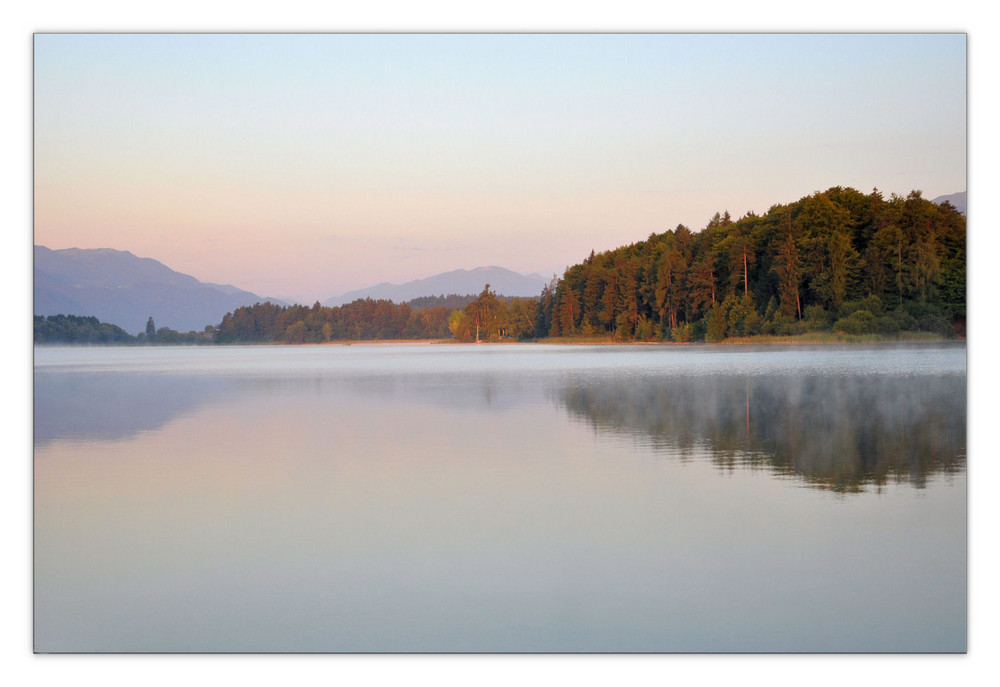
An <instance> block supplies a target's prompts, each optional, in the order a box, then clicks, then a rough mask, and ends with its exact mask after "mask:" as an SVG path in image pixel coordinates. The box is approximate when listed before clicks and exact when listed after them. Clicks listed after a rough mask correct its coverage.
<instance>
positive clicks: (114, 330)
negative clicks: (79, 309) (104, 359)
mask: <svg viewBox="0 0 1000 687" xmlns="http://www.w3.org/2000/svg"><path fill="white" fill-rule="evenodd" d="M135 341H136V338H135V337H133V336H132V335H131V334H129V333H128V332H126V331H125V330H124V329H122V328H121V327H119V326H117V325H113V324H108V323H107V322H100V321H99V320H98V319H97V318H96V317H80V316H77V315H49V316H48V317H43V316H42V315H35V316H34V342H35V343H36V344H54V343H59V344H125V343H134V342H135Z"/></svg>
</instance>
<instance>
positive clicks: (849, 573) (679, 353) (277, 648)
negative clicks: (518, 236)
mask: <svg viewBox="0 0 1000 687" xmlns="http://www.w3.org/2000/svg"><path fill="white" fill-rule="evenodd" d="M34 423H35V439H34V452H35V455H34V594H35V598H34V613H35V616H34V634H35V640H34V641H35V650H36V651H38V652H759V651H766V652H964V651H965V650H966V625H967V488H966V348H965V345H964V343H940V344H911V345H905V346H904V345H900V346H896V345H871V346H860V345H856V346H829V345H828V346H763V347H754V346H552V345H530V344H524V345H485V346H475V345H470V346H462V345H446V344H436V345H325V346H232V347H222V346H220V347H121V348H112V347H108V348H102V347H93V348H88V347H79V348H76V347H36V349H35V371H34Z"/></svg>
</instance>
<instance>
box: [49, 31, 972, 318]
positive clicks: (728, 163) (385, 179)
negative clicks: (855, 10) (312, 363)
mask: <svg viewBox="0 0 1000 687" xmlns="http://www.w3.org/2000/svg"><path fill="white" fill-rule="evenodd" d="M966 101H967V97H966V36H965V35H963V34H960V33H952V34H742V35H739V34H737V35H734V34H466V35H456V34H423V35H413V34H409V35H400V34H382V35H378V34H364V35H360V34H339V35H330V34H326V35H317V34H312V35H308V34H271V35H265V34H44V33H42V34H38V35H36V36H35V37H34V242H35V243H36V244H39V245H44V246H47V247H49V248H53V249H59V248H70V247H78V248H114V249H118V250H128V251H131V252H132V253H134V254H136V255H139V256H141V257H152V258H155V259H157V260H159V261H161V262H163V263H164V264H166V265H167V266H169V267H171V268H172V269H175V270H178V271H181V272H184V273H187V274H191V275H193V276H195V277H197V278H198V279H200V280H202V281H209V282H216V283H229V284H234V285H236V286H239V287H240V288H244V289H248V290H250V291H253V292H255V293H257V294H259V295H263V296H275V297H279V298H284V299H291V300H296V301H299V302H305V303H312V302H313V301H315V300H324V299H326V298H328V297H330V296H334V295H339V294H340V293H343V292H345V291H348V290H351V289H354V288H359V287H364V286H368V285H371V284H375V283H378V282H382V281H390V282H395V283H401V282H404V281H408V280H411V279H416V278H422V277H426V276H430V275H432V274H435V273H438V272H443V271H448V270H453V269H459V268H462V269H471V268H474V267H477V266H481V265H499V266H502V267H507V268H509V269H513V270H515V271H518V272H522V273H530V272H539V273H541V274H543V275H544V276H551V275H552V274H553V273H558V274H561V273H562V271H563V270H564V269H565V267H566V266H568V265H571V264H574V263H577V262H580V261H581V260H583V259H584V258H585V257H586V256H587V255H588V254H589V253H590V251H591V250H596V251H598V252H600V251H602V250H609V249H612V248H615V247H617V246H620V245H625V244H628V243H632V242H635V241H638V240H642V239H643V238H645V237H647V236H648V235H649V234H650V233H652V232H662V231H665V230H668V229H673V228H674V227H676V226H677V225H678V224H684V225H685V226H688V227H689V228H691V229H693V230H698V229H700V228H702V227H704V226H705V224H706V223H707V222H708V220H709V219H710V218H711V216H712V215H713V214H714V213H716V212H722V211H726V210H728V211H729V212H730V213H731V214H732V215H733V216H734V217H737V218H738V217H740V216H742V215H744V214H746V213H747V212H748V211H753V212H757V213H762V212H766V211H767V209H768V208H769V207H770V206H771V205H774V204H777V203H787V202H791V201H794V200H798V199H799V198H801V197H803V196H805V195H808V194H810V193H813V192H815V191H820V190H825V189H827V188H829V187H831V186H851V187H854V188H857V189H858V190H860V191H863V192H865V193H868V192H870V191H871V190H872V189H873V188H875V187H877V188H878V189H879V190H881V191H882V192H883V193H884V194H885V195H886V196H888V195H889V194H890V193H897V194H900V195H906V194H907V193H909V192H910V191H911V190H914V189H919V190H922V191H923V192H924V195H925V196H926V197H928V198H933V197H936V196H938V195H944V194H949V193H954V192H957V191H964V190H966V148H967V140H966Z"/></svg>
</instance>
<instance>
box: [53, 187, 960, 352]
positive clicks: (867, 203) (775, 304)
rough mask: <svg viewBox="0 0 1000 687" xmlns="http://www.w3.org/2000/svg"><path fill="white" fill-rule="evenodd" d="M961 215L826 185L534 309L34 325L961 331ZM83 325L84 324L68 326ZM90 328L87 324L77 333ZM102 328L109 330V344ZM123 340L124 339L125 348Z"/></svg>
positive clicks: (447, 302) (250, 330)
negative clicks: (198, 323)
mask: <svg viewBox="0 0 1000 687" xmlns="http://www.w3.org/2000/svg"><path fill="white" fill-rule="evenodd" d="M965 240H966V236H965V217H964V215H962V214H961V213H960V212H959V211H958V210H956V209H955V208H954V207H953V206H951V205H950V204H948V203H943V204H942V205H936V204H934V203H932V202H930V201H928V200H925V199H924V198H923V197H922V196H921V193H920V192H919V191H914V192H912V193H910V194H909V195H908V196H907V197H906V198H901V197H899V196H896V195H893V196H891V197H890V198H889V199H888V200H887V199H885V198H883V196H882V194H881V193H879V191H878V190H877V189H876V190H874V191H873V192H872V193H871V194H868V195H865V194H862V193H860V192H858V191H856V190H854V189H851V188H841V187H839V186H838V187H834V188H831V189H829V190H827V191H824V192H820V193H815V194H813V195H811V196H807V197H805V198H802V199H800V200H798V201H796V202H794V203H790V204H788V205H775V206H773V207H771V209H770V210H768V212H767V213H765V214H763V215H756V214H754V213H747V214H746V215H745V216H743V217H742V218H740V219H739V220H735V221H734V220H733V219H732V218H731V217H730V215H729V213H728V212H726V213H723V214H721V215H720V214H718V213H716V215H715V216H714V217H713V218H712V219H711V220H710V221H709V223H708V224H707V226H705V227H704V228H703V229H702V230H701V231H699V232H692V231H691V230H690V229H688V228H687V227H685V226H683V225H678V226H677V228H676V229H673V230H670V231H666V232H664V233H662V234H656V233H654V234H651V235H650V236H649V238H647V239H646V240H644V241H640V242H638V243H634V244H631V245H628V246H622V247H620V248H616V249H614V250H609V251H605V252H602V253H594V252H591V254H590V256H589V257H588V258H587V259H586V260H584V261H583V262H582V263H580V264H577V265H573V266H572V267H569V268H567V270H566V272H565V273H564V274H563V276H562V278H559V279H555V278H554V279H553V280H552V282H551V283H550V284H549V285H547V286H546V287H545V288H543V290H542V293H541V295H540V296H539V297H538V298H511V297H504V296H498V295H497V294H495V293H494V292H493V291H491V290H490V287H489V284H487V285H486V286H485V288H484V289H483V291H482V293H480V294H479V295H478V296H472V295H468V296H461V295H457V294H450V295H447V296H445V295H441V296H428V297H424V298H417V299H414V300H412V301H410V302H409V303H401V304H396V303H393V302H392V301H390V300H372V299H370V298H366V299H360V300H356V301H354V302H352V303H348V304H345V305H342V306H338V307H324V306H321V305H320V304H319V303H318V302H317V303H315V304H314V305H313V306H312V307H308V306H304V305H292V306H278V305H274V304H272V303H257V304H255V305H253V306H245V307H241V308H238V309H236V310H235V311H234V312H231V313H227V314H226V315H225V316H224V317H223V320H222V322H221V323H220V324H219V325H218V326H217V327H213V326H208V327H206V328H205V331H204V332H188V333H187V334H181V333H179V332H174V331H172V330H170V329H166V328H161V329H156V328H155V325H154V324H153V321H152V318H150V322H149V324H148V326H147V330H146V332H145V333H140V334H139V335H138V336H137V337H131V336H130V335H128V334H127V333H125V332H124V331H122V330H120V328H117V327H114V325H102V324H100V323H99V322H97V320H96V318H75V320H73V321H72V323H71V320H70V318H73V316H65V315H59V316H53V317H55V318H63V319H61V320H57V321H54V322H53V323H51V324H50V323H49V322H48V320H53V317H50V318H48V320H41V322H40V319H39V317H36V318H35V341H36V342H37V343H46V342H60V343H78V342H86V343H114V342H120V343H136V342H139V343H205V342H209V341H215V342H217V343H242V342H284V343H322V342H326V341H340V340H347V341H350V340H363V339H383V340H385V339H445V338H451V337H454V338H456V339H458V340H459V341H497V340H500V339H513V340H524V339H539V338H545V337H609V338H614V339H617V340H622V341H633V340H639V341H661V340H666V341H679V342H684V341H702V340H703V341H709V342H712V341H721V340H723V339H725V338H727V337H743V336H754V335H759V334H778V335H794V334H801V333H804V332H808V331H822V330H826V331H836V332H843V333H848V334H866V333H876V334H885V335H894V334H898V333H899V332H901V331H917V330H919V331H929V332H933V333H935V334H938V335H941V336H954V335H955V333H956V331H957V332H959V333H964V325H965V283H966V280H965V263H966V257H965ZM76 320H79V322H76ZM84 321H86V322H84ZM108 327H113V328H114V329H115V330H118V332H120V333H116V332H114V331H113V330H111V329H108ZM123 337H128V338H123Z"/></svg>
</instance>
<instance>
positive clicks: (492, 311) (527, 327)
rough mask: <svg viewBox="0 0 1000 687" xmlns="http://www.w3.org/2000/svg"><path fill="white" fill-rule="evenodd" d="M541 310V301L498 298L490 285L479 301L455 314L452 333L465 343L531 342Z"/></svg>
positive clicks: (450, 322)
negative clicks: (507, 340) (502, 340)
mask: <svg viewBox="0 0 1000 687" xmlns="http://www.w3.org/2000/svg"><path fill="white" fill-rule="evenodd" d="M537 310H538V300H537V299H535V298H512V297H507V298H505V297H502V296H497V295H496V294H495V293H493V291H491V290H490V285H489V284H487V285H486V286H485V287H484V288H483V292H482V293H480V294H479V296H478V297H477V298H476V299H475V300H473V301H472V302H471V303H469V304H468V305H466V306H465V307H464V308H462V309H461V310H453V311H452V312H451V315H449V317H448V329H449V330H450V331H451V333H452V334H453V335H454V336H455V338H456V339H458V340H459V341H463V342H468V341H499V340H500V339H530V338H532V337H534V336H535V319H536V317H537Z"/></svg>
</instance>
